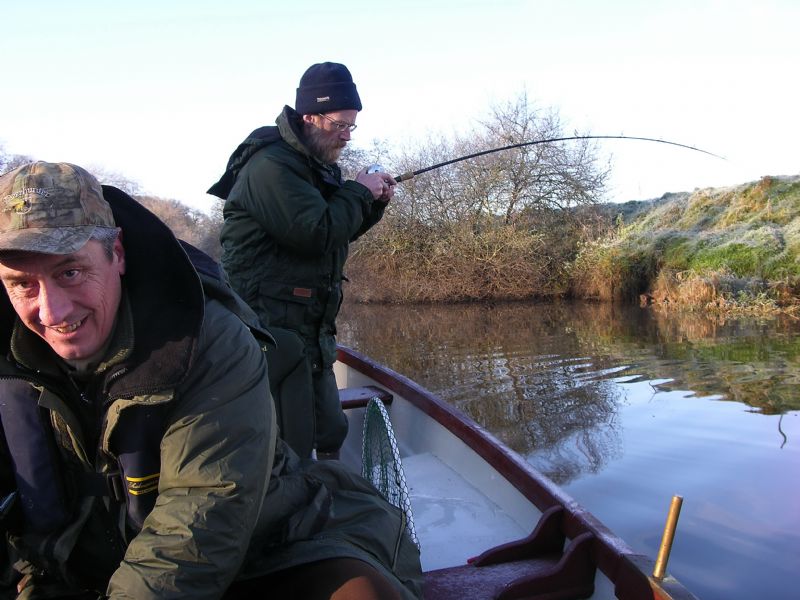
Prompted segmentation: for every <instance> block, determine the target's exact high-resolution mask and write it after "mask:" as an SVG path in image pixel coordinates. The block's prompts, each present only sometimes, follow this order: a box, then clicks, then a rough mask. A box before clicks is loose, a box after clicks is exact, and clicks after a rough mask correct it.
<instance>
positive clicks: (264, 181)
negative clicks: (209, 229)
mask: <svg viewBox="0 0 800 600" xmlns="http://www.w3.org/2000/svg"><path fill="white" fill-rule="evenodd" d="M299 118H300V117H299V115H298V114H297V113H296V112H295V111H294V110H292V109H291V108H289V107H288V106H287V107H285V108H284V110H283V112H282V113H281V115H280V116H279V117H278V119H277V121H276V122H277V127H278V133H279V134H280V139H277V138H278V136H277V135H275V136H274V139H277V141H274V142H273V143H270V144H268V145H266V146H265V147H264V148H262V149H260V150H258V151H257V152H256V153H255V154H254V155H253V156H252V157H251V158H249V160H247V161H246V162H245V164H244V166H242V167H241V168H240V170H238V171H237V172H236V173H235V174H234V175H235V182H234V184H233V188H232V190H231V191H230V193H229V194H228V196H227V200H226V202H225V208H224V216H225V223H224V225H223V228H222V233H221V236H220V240H221V242H222V249H223V253H222V265H223V267H224V268H225V271H226V272H227V274H228V276H229V277H230V282H231V285H232V286H233V288H234V289H235V290H236V291H237V292H238V293H239V295H240V296H241V297H242V298H243V299H244V300H245V302H247V303H248V304H249V305H250V306H252V307H253V308H254V309H255V311H256V312H257V313H258V315H259V317H261V319H262V321H263V322H264V323H268V324H269V325H275V326H277V327H285V328H287V329H293V330H295V331H297V332H299V333H300V335H301V336H302V337H303V339H304V340H305V342H306V345H307V348H308V353H309V355H310V357H311V359H312V363H313V365H314V367H315V368H321V367H329V366H330V365H332V364H333V362H334V361H335V359H336V341H335V337H334V336H335V334H336V326H335V319H336V315H337V313H338V311H339V307H340V305H341V301H342V280H343V278H344V273H343V271H344V264H345V260H346V259H347V254H348V245H349V244H350V242H351V241H353V240H355V239H356V238H357V237H359V236H360V235H361V234H363V233H364V232H366V231H367V230H368V229H369V228H370V227H372V226H373V225H375V223H377V222H378V221H379V220H380V218H381V217H382V216H383V211H384V208H385V204H384V203H382V202H377V201H375V200H374V199H373V196H372V193H371V192H370V191H369V190H368V189H367V188H366V187H365V186H363V185H361V184H360V183H356V182H355V181H344V182H343V181H342V176H341V172H340V170H339V167H338V166H336V165H326V164H323V163H321V162H320V161H318V160H317V159H316V158H314V157H312V156H311V155H310V154H309V153H308V150H306V148H305V146H304V145H303V144H302V142H301V141H300V138H299V136H298V129H299V127H300V125H299Z"/></svg>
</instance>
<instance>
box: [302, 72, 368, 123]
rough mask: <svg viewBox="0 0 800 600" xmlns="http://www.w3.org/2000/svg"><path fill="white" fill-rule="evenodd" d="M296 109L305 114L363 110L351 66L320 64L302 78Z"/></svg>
mask: <svg viewBox="0 0 800 600" xmlns="http://www.w3.org/2000/svg"><path fill="white" fill-rule="evenodd" d="M294 109H295V110H296V111H297V112H298V113H300V114H301V115H311V114H316V113H326V112H335V111H337V110H361V99H360V98H359V97H358V91H357V90H356V84H355V83H353V77H352V75H350V71H348V70H347V67H345V66H344V65H340V64H339V63H332V62H324V63H317V64H316V65H311V66H310V67H309V68H308V70H307V71H306V72H305V73H303V76H302V77H301V78H300V87H298V88H297V99H296V100H295V103H294Z"/></svg>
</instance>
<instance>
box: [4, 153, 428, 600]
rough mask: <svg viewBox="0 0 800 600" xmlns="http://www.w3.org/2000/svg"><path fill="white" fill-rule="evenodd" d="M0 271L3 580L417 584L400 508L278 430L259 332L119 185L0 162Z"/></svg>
mask: <svg viewBox="0 0 800 600" xmlns="http://www.w3.org/2000/svg"><path fill="white" fill-rule="evenodd" d="M0 282H2V287H3V289H4V290H5V294H2V295H0V296H1V297H0V346H2V347H1V348H0V399H1V401H0V526H1V527H2V533H3V537H4V540H3V542H4V543H0V597H3V598H6V597H10V598H15V597H16V598H19V599H27V600H36V599H39V598H62V599H67V598H69V599H74V600H89V599H92V600H94V599H98V598H114V599H120V600H121V599H132V598H134V599H137V600H147V599H156V598H159V599H160V598H192V599H195V600H196V599H218V598H227V599H232V598H257V597H260V596H262V595H263V597H286V598H291V597H298V598H301V597H302V598H308V599H313V598H338V597H340V596H339V594H343V593H351V592H353V595H352V596H348V597H353V598H364V599H375V600H377V599H378V598H395V599H397V598H404V599H410V598H415V597H418V596H419V579H420V576H421V575H420V567H419V554H418V552H417V551H416V547H415V546H414V545H413V543H412V542H411V541H410V538H409V537H408V535H406V533H405V531H404V525H403V519H402V516H401V515H400V513H399V511H396V510H395V509H394V508H393V507H391V506H389V505H388V503H386V502H385V501H383V499H381V498H380V497H379V496H378V495H377V494H376V492H375V490H374V488H372V487H371V486H370V485H369V484H367V483H366V482H365V481H364V480H362V479H361V478H359V477H358V476H355V475H352V474H350V473H348V472H346V471H345V470H344V468H343V467H341V466H340V465H339V464H338V463H335V462H317V461H306V462H302V461H300V459H299V458H298V457H297V456H296V455H295V454H294V453H293V452H292V451H291V450H289V449H288V448H287V447H286V446H285V444H284V443H283V442H282V441H281V440H279V439H276V427H275V422H274V418H275V417H274V409H273V406H272V401H271V398H270V392H269V383H268V378H267V368H266V362H265V359H264V348H262V345H264V346H266V345H267V344H269V343H271V340H270V338H269V336H268V334H266V333H265V332H264V331H263V330H261V328H260V326H259V324H258V321H257V318H256V316H255V314H254V313H253V312H252V311H251V310H250V309H249V308H248V307H247V306H246V305H245V304H244V303H243V302H242V301H241V300H240V299H239V298H238V296H236V295H235V294H234V293H233V292H232V291H231V290H230V288H229V287H228V286H227V284H226V283H225V280H224V278H223V277H222V274H221V270H220V269H219V267H218V265H216V263H214V262H213V261H211V259H210V258H208V257H207V256H205V255H203V254H202V253H201V252H199V251H198V250H196V249H194V248H192V247H191V246H189V245H187V244H183V243H182V242H179V241H178V240H176V239H175V238H174V236H173V235H172V233H171V232H170V231H169V229H168V228H167V227H166V226H165V225H164V224H163V223H161V222H160V221H159V220H158V219H157V218H156V217H155V216H154V215H153V214H151V213H149V212H148V211H147V210H146V209H144V208H143V207H142V206H141V205H139V204H138V203H137V202H136V201H134V200H133V199H132V198H130V197H129V196H127V195H126V194H125V193H123V192H121V191H120V190H118V189H116V188H113V187H110V186H102V187H101V186H100V185H99V184H98V182H97V181H96V180H95V179H94V177H92V176H91V175H90V174H89V173H87V172H86V171H85V170H83V169H82V168H80V167H78V166H75V165H71V164H67V163H55V164H54V163H44V162H36V163H31V164H29V165H25V166H23V167H20V168H18V169H15V170H13V171H11V172H10V173H8V174H6V175H3V176H2V177H0ZM257 338H258V339H257ZM287 481H288V482H291V483H290V484H287V483H286V482H287ZM321 491H325V493H326V494H327V501H326V502H324V503H322V504H321V505H320V504H318V503H314V502H312V499H314V498H317V497H318V496H319V494H320V493H321ZM342 491H343V493H342ZM334 512H335V513H336V519H333V518H331V514H332V513H334ZM329 513H331V514H329ZM347 515H350V517H349V518H348V517H347ZM352 528H358V531H374V532H376V535H375V536H374V538H373V539H368V538H367V537H365V536H363V535H361V534H359V535H353V534H352V533H350V532H349V531H348V530H350V529H352ZM356 540H357V541H356ZM396 544H397V548H398V549H399V554H397V555H396V556H397V558H398V560H397V561H396V562H395V563H392V560H391V559H392V557H394V556H395V552H396V546H395V545H396ZM389 565H391V567H390V566H389Z"/></svg>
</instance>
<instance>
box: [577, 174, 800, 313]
mask: <svg viewBox="0 0 800 600" xmlns="http://www.w3.org/2000/svg"><path fill="white" fill-rule="evenodd" d="M570 281H571V284H570V293H571V295H573V296H574V297H577V298H583V299H597V300H628V301H631V300H637V299H638V300H640V301H642V302H648V303H655V304H657V305H659V306H661V307H679V308H682V309H691V310H698V309H699V310H712V311H723V312H746V313H768V312H774V311H786V312H800V177H798V176H794V177H764V178H763V179H761V180H760V181H757V182H753V183H748V184H744V185H740V186H736V187H729V188H709V189H703V190H697V191H695V192H693V193H691V194H676V195H673V197H671V198H669V199H668V200H667V201H665V202H661V203H658V204H657V205H654V207H653V208H652V209H651V210H649V211H647V212H645V213H643V214H640V215H639V216H638V218H636V219H635V220H633V221H632V222H630V223H624V222H622V223H619V226H618V227H617V228H616V229H615V230H614V231H613V232H612V233H610V234H608V235H606V236H604V237H602V238H600V239H597V240H594V241H591V242H589V243H587V244H586V245H585V246H584V247H583V248H582V249H581V251H580V252H579V253H578V256H577V258H576V259H575V261H574V262H573V264H572V266H571V269H570Z"/></svg>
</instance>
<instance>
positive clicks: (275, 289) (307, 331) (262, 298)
mask: <svg viewBox="0 0 800 600" xmlns="http://www.w3.org/2000/svg"><path fill="white" fill-rule="evenodd" d="M258 304H259V309H260V312H261V314H262V315H265V316H266V317H267V319H268V323H267V325H273V326H276V327H285V328H287V329H294V330H296V331H300V332H302V333H303V335H305V336H307V337H313V335H314V331H313V327H310V326H313V325H314V324H315V323H316V322H317V321H318V319H319V317H321V315H319V316H318V315H316V313H317V312H318V308H317V307H318V306H319V302H318V298H317V291H316V290H315V289H314V288H309V287H303V286H300V285H294V284H289V283H279V282H275V281H264V282H262V283H261V285H260V286H259V294H258Z"/></svg>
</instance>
